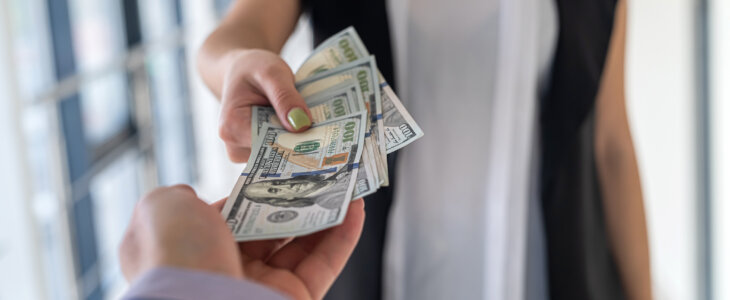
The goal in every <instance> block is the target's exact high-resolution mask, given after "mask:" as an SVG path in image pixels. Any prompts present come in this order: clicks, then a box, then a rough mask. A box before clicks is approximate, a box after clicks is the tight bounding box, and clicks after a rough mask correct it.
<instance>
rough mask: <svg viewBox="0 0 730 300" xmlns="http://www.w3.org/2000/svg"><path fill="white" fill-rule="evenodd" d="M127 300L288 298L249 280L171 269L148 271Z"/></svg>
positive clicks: (266, 299)
mask: <svg viewBox="0 0 730 300" xmlns="http://www.w3.org/2000/svg"><path fill="white" fill-rule="evenodd" d="M122 299H124V300H188V299H190V300H192V299H196V300H197V299H206V300H218V299H221V300H223V299H257V300H258V299H261V300H286V299H288V298H287V297H285V296H283V295H282V294H280V293H278V292H275V291H273V290H271V289H269V288H266V287H264V286H261V285H258V284H255V283H253V282H250V281H245V280H240V279H235V278H232V277H228V276H224V275H219V274H215V273H209V272H202V271H193V270H186V269H179V268H172V267H160V268H156V269H153V270H151V271H148V272H147V273H145V274H143V275H142V276H141V277H139V279H137V280H136V281H135V282H134V283H133V284H132V286H131V287H130V288H129V291H127V293H126V294H125V295H124V297H122Z"/></svg>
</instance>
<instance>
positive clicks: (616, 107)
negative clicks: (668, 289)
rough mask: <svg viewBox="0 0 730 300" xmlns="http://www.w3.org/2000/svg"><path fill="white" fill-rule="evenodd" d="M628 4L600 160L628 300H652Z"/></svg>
mask: <svg viewBox="0 0 730 300" xmlns="http://www.w3.org/2000/svg"><path fill="white" fill-rule="evenodd" d="M625 48H626V1H623V0H622V1H619V4H618V7H617V10H616V18H615V25H614V30H613V37H612V38H611V44H610V49H609V53H608V58H607V60H606V68H605V70H604V75H603V79H602V82H601V88H600V90H599V92H598V98H597V103H596V136H595V141H594V142H595V147H596V158H597V165H598V175H599V180H600V183H601V190H602V193H603V208H604V211H605V216H606V223H607V226H608V234H609V238H610V240H611V245H612V248H613V253H614V254H615V258H616V261H617V262H618V267H619V272H620V274H621V278H622V282H623V285H624V287H625V288H626V290H627V293H628V296H629V299H652V285H651V270H650V261H649V242H648V238H647V228H646V217H645V213H644V202H643V196H642V191H641V180H640V178H639V169H638V166H637V163H636V154H635V153H634V144H633V141H632V138H631V132H630V130H629V123H628V117H627V115H626V97H625V86H624V64H625V59H624V57H625Z"/></svg>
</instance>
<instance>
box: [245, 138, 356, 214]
mask: <svg viewBox="0 0 730 300" xmlns="http://www.w3.org/2000/svg"><path fill="white" fill-rule="evenodd" d="M353 147H356V146H353ZM352 158H354V155H351V159H352ZM351 165H352V162H350V163H348V164H346V165H344V166H342V167H341V168H340V169H339V170H338V171H337V172H336V173H335V174H323V175H302V176H297V177H292V178H287V179H272V180H263V181H259V182H254V183H251V184H249V185H247V186H244V187H243V189H242V193H243V196H244V197H245V198H246V199H248V200H250V201H253V202H256V203H262V204H269V205H273V206H277V207H305V206H311V205H315V204H317V205H319V206H321V207H324V208H328V209H336V208H339V207H341V204H342V201H345V200H348V201H349V200H350V197H349V196H348V195H347V188H348V187H349V186H350V181H351V180H353V178H352V172H356V171H357V169H351V167H350V166H351Z"/></svg>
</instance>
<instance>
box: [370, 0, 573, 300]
mask: <svg viewBox="0 0 730 300" xmlns="http://www.w3.org/2000/svg"><path fill="white" fill-rule="evenodd" d="M388 9H389V18H390V25H391V30H392V38H393V41H394V47H395V51H394V55H395V62H396V76H397V79H398V80H397V84H398V88H399V90H398V92H399V95H400V96H401V98H402V99H403V101H404V102H405V105H406V106H407V108H408V110H409V111H410V112H411V113H412V115H413V116H414V118H415V119H416V121H417V122H418V124H419V125H420V126H421V127H422V129H423V131H424V132H425V136H424V137H423V138H422V139H421V140H419V141H417V142H415V143H414V144H412V145H410V146H408V147H406V148H405V149H404V150H403V151H401V153H400V158H399V164H400V165H399V166H398V169H397V170H398V174H397V179H396V180H397V183H396V186H395V188H396V195H395V200H394V206H393V210H392V212H391V215H390V219H389V232H388V237H387V243H386V259H385V266H384V270H385V273H386V274H385V279H384V287H385V292H384V296H385V299H388V300H396V299H499V300H501V299H526V298H529V299H540V298H547V296H546V289H545V285H546V277H545V276H546V275H545V274H546V273H545V269H544V264H545V262H544V259H543V257H544V249H543V236H542V227H541V226H542V225H541V223H542V221H541V219H540V218H541V217H540V213H539V211H540V207H539V203H538V202H537V190H538V187H537V184H536V181H537V178H538V177H537V174H538V171H539V170H538V169H537V166H538V161H536V158H537V155H536V153H537V152H536V149H537V147H538V145H537V134H538V132H537V131H536V128H537V127H536V126H537V108H538V101H539V95H540V91H541V86H542V82H543V81H545V80H546V77H547V75H548V74H549V72H548V71H549V68H550V63H551V60H552V56H553V52H554V47H555V43H556V39H557V28H558V27H557V26H558V24H557V15H556V14H557V13H556V8H555V5H554V3H553V2H552V1H551V0H477V1H469V0H450V1H444V0H390V1H389V3H388ZM528 249H529V251H528Z"/></svg>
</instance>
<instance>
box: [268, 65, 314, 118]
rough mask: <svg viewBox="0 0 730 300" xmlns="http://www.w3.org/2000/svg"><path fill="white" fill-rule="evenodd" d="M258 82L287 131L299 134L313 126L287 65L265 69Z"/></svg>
mask: <svg viewBox="0 0 730 300" xmlns="http://www.w3.org/2000/svg"><path fill="white" fill-rule="evenodd" d="M257 81H258V84H259V86H260V88H261V90H262V91H263V93H264V94H265V95H266V98H268V99H269V102H270V103H271V106H273V107H274V110H276V115H277V116H278V117H279V121H280V122H281V124H283V125H284V127H286V129H287V130H289V131H293V132H299V131H303V130H306V129H307V128H309V127H310V126H311V125H312V114H311V113H310V112H309V109H308V108H307V105H306V104H305V103H304V99H303V98H302V96H301V95H299V92H298V91H297V89H296V87H295V86H294V74H293V73H292V71H291V69H289V67H288V66H287V65H286V64H285V63H282V64H276V65H272V66H269V67H267V68H265V69H263V70H262V71H261V72H260V73H259V75H258V76H257Z"/></svg>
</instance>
